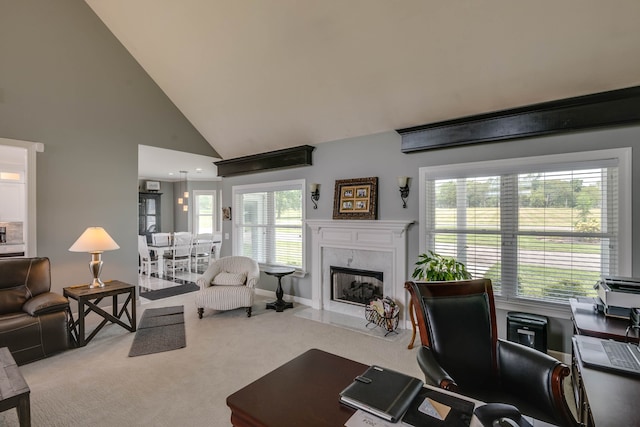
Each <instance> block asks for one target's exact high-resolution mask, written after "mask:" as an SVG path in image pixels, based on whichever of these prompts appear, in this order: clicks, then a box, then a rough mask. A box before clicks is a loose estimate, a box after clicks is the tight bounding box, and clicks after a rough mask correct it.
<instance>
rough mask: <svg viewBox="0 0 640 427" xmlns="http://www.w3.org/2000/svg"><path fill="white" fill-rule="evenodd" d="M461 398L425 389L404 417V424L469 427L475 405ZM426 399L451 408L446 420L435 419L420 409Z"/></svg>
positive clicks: (434, 426) (414, 400) (425, 426)
mask: <svg viewBox="0 0 640 427" xmlns="http://www.w3.org/2000/svg"><path fill="white" fill-rule="evenodd" d="M461 397H462V396H460V397H458V396H453V395H450V394H447V393H441V392H439V391H437V390H432V389H430V388H426V387H425V388H423V389H422V390H421V391H420V392H419V393H418V394H417V395H416V397H415V398H414V399H413V401H412V402H411V404H410V405H409V408H408V409H407V412H405V414H404V416H403V417H402V422H403V423H404V424H406V425H410V426H415V427H469V424H471V418H472V416H473V408H474V406H475V404H474V403H473V402H472V401H470V400H465V399H462V398H461ZM426 398H429V399H431V400H433V401H435V402H438V403H441V404H443V405H445V406H448V407H449V408H451V409H450V411H449V413H448V414H447V416H446V417H445V419H444V420H439V419H437V418H434V417H432V416H430V415H427V414H425V413H423V412H421V411H420V410H419V409H418V408H419V407H420V404H421V403H422V402H423V401H424V400H425V399H426Z"/></svg>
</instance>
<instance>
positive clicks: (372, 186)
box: [333, 176, 378, 219]
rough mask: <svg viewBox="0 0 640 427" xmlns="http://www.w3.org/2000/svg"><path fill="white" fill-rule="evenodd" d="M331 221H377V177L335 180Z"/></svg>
mask: <svg viewBox="0 0 640 427" xmlns="http://www.w3.org/2000/svg"><path fill="white" fill-rule="evenodd" d="M333 219H378V177H377V176H375V177H368V178H353V179H337V180H336V183H335V191H334V196H333Z"/></svg>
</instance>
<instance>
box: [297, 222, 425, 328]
mask: <svg viewBox="0 0 640 427" xmlns="http://www.w3.org/2000/svg"><path fill="white" fill-rule="evenodd" d="M414 222H415V221H413V220H373V221H369V220H307V221H306V224H307V225H308V226H309V229H310V230H311V304H312V307H313V308H315V309H317V310H331V311H337V310H343V309H342V308H340V309H336V307H337V304H332V303H331V302H330V290H329V286H330V280H331V278H330V277H326V276H328V274H327V273H326V272H323V251H324V250H326V249H331V248H333V249H351V250H355V251H357V250H362V251H376V252H382V253H385V254H386V255H387V256H388V257H389V259H390V260H391V277H389V278H387V277H385V279H384V281H385V282H386V281H387V280H390V281H391V285H392V286H391V288H390V289H392V291H391V295H389V296H390V297H391V298H393V299H394V300H395V301H396V302H397V303H398V304H399V305H400V306H401V308H402V312H403V316H402V318H401V319H400V324H401V325H402V324H404V322H403V320H404V317H405V315H404V313H406V307H407V297H406V291H405V289H404V283H405V281H406V271H407V233H406V231H407V229H408V228H409V226H410V225H411V224H413V223H414ZM339 306H340V307H343V306H348V305H345V304H339ZM347 310H348V308H347ZM360 311H361V310H360ZM346 314H350V313H348V312H347V313H346Z"/></svg>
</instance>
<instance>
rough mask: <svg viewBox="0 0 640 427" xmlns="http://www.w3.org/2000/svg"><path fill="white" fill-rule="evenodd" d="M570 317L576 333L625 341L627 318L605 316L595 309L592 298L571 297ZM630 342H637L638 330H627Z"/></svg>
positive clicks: (639, 334) (639, 339) (638, 339)
mask: <svg viewBox="0 0 640 427" xmlns="http://www.w3.org/2000/svg"><path fill="white" fill-rule="evenodd" d="M570 303H571V317H572V319H573V327H574V329H575V333H576V334H578V335H588V336H590V337H596V338H603V339H611V340H616V341H625V333H626V330H627V326H629V320H628V319H621V318H618V317H610V316H605V315H604V314H602V313H598V312H597V311H596V309H595V305H594V300H593V298H577V299H576V298H571V299H570ZM628 340H629V341H630V342H635V343H637V342H639V341H640V333H638V330H637V329H635V330H632V331H630V332H629V335H628Z"/></svg>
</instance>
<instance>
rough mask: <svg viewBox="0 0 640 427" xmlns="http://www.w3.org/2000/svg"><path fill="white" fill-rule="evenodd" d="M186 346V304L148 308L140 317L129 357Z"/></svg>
mask: <svg viewBox="0 0 640 427" xmlns="http://www.w3.org/2000/svg"><path fill="white" fill-rule="evenodd" d="M186 346H187V340H186V335H185V329H184V306H182V305H180V306H172V307H161V308H148V309H146V310H145V311H144V313H142V317H141V318H140V324H139V326H138V330H137V331H136V336H135V338H134V339H133V343H131V349H130V350H129V357H135V356H142V355H145V354H153V353H160V352H163V351H170V350H177V349H179V348H184V347H186Z"/></svg>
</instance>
